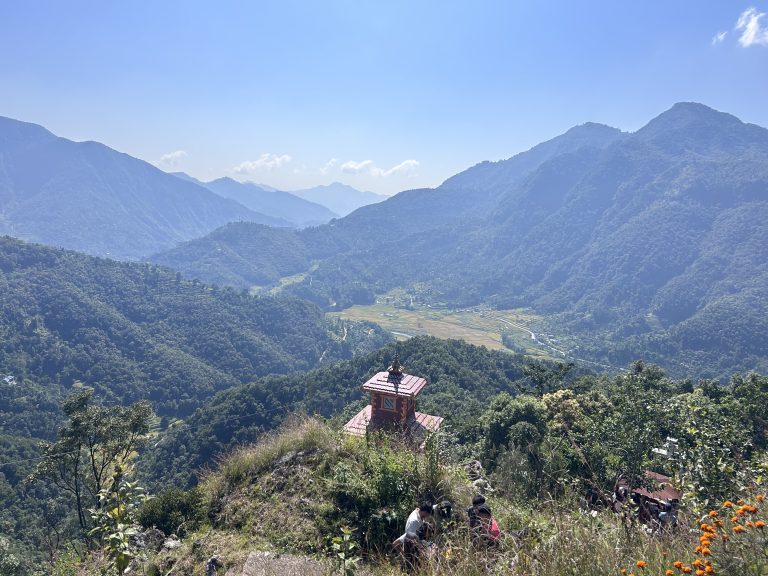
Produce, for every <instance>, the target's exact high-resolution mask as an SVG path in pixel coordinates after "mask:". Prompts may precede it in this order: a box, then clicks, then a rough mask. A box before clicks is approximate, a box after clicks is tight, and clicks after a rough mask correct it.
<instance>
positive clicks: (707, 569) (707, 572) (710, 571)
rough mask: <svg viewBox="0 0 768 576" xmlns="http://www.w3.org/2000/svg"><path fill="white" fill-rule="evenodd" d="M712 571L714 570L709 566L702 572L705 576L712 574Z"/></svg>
mask: <svg viewBox="0 0 768 576" xmlns="http://www.w3.org/2000/svg"><path fill="white" fill-rule="evenodd" d="M714 571H715V569H714V568H712V565H711V564H709V565H708V566H706V567H705V568H704V572H705V573H706V574H712V572H714Z"/></svg>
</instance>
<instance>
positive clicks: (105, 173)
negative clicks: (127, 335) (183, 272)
mask: <svg viewBox="0 0 768 576" xmlns="http://www.w3.org/2000/svg"><path fill="white" fill-rule="evenodd" d="M0 167H1V168H0V233H3V234H10V235H12V236H16V237H19V238H23V239H26V240H33V241H37V242H43V243H45V244H50V245H55V246H63V247H67V248H73V249H75V250H80V251H83V252H87V253H90V254H95V255H101V256H111V257H113V258H126V259H138V258H143V257H146V256H148V255H150V254H152V253H154V252H157V251H160V250H163V249H168V248H171V247H172V246H174V245H176V244H177V243H178V242H182V241H185V240H190V239H192V238H196V237H199V236H201V235H204V234H206V233H208V232H210V231H211V230H214V229H215V228H217V227H219V226H222V225H223V224H226V223H227V222H237V221H249V222H258V223H261V224H267V225H275V226H279V225H281V224H282V222H281V221H279V220H278V219H275V218H271V217H269V216H266V215H263V214H259V213H257V212H255V211H253V210H249V209H248V208H246V207H245V206H243V205H241V204H238V203H237V202H234V201H232V200H228V199H223V198H221V197H220V196H217V195H216V194H214V193H212V192H210V191H209V190H207V189H205V188H203V187H201V186H198V185H195V184H194V183H191V182H184V181H183V180H180V179H178V178H176V177H174V176H171V175H169V174H166V173H165V172H163V171H161V170H159V169H157V168H155V167H154V166H152V165H151V164H148V163H147V162H144V161H142V160H138V159H136V158H132V157H131V156H128V155H127V154H122V153H120V152H117V151H115V150H112V149H111V148H109V147H107V146H104V145H103V144H99V143H98V142H73V141H71V140H67V139H65V138H59V137H57V136H55V135H53V134H52V133H51V132H49V131H47V130H45V129H44V128H42V127H41V126H37V125H35V124H29V123H26V122H20V121H18V120H13V119H10V118H4V117H0Z"/></svg>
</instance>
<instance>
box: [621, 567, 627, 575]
mask: <svg viewBox="0 0 768 576" xmlns="http://www.w3.org/2000/svg"><path fill="white" fill-rule="evenodd" d="M619 573H620V574H626V573H627V569H626V568H622V569H620V570H619Z"/></svg>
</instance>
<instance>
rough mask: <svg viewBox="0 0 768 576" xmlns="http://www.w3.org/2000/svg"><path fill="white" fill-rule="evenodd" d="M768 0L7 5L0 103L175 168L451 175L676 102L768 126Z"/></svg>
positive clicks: (365, 184) (636, 124)
mask: <svg viewBox="0 0 768 576" xmlns="http://www.w3.org/2000/svg"><path fill="white" fill-rule="evenodd" d="M766 13H768V0H761V1H756V0H755V1H751V2H749V1H747V2H740V1H738V0H727V1H726V0H723V1H715V0H711V1H704V0H695V1H689V0H674V1H670V0H643V1H635V2H624V1H619V0H611V1H600V2H596V1H589V0H580V1H579V2H574V1H573V0H562V1H545V0H536V1H534V0H530V1H515V0H504V1H483V0H474V1H472V2H468V1H463V2H454V1H452V0H440V1H437V0H431V1H426V0H425V1H418V0H407V1H400V0H380V1H378V2H373V1H366V0H354V1H352V0H349V1H346V0H328V1H323V0H311V1H310V0H305V1H303V2H299V1H293V0H279V1H274V2H273V1H266V0H265V1H256V0H251V1H242V2H235V1H229V0H216V1H215V2H211V1H206V2H203V1H196V0H187V1H172V0H151V1H150V0H131V1H127V0H126V1H122V2H119V1H104V0H98V1H81V0H67V1H66V2H62V1H59V0H50V1H47V2H42V1H37V0H3V1H2V2H0V53H1V54H3V55H4V56H3V58H0V116H8V117H11V118H16V119H18V120H23V121H27V122H33V123H35V124H40V125H42V126H44V127H46V128H47V129H49V130H51V131H52V132H54V133H55V134H57V135H59V136H63V137H65V138H69V139H72V140H96V141H99V142H102V143H104V144H106V145H108V146H110V147H112V148H115V149H116V150H120V151H121V152H126V153H128V154H130V155H132V156H136V157H138V158H141V159H143V160H146V161H148V162H151V163H153V164H155V165H156V166H158V167H159V168H162V169H164V170H167V171H184V172H187V173H189V174H191V175H193V176H195V177H197V178H199V179H201V180H206V181H208V180H212V179H214V178H218V177H222V176H229V177H232V178H235V179H238V180H243V181H246V180H248V181H255V182H259V183H264V184H268V185H270V186H274V187H276V188H280V189H284V190H294V189H299V188H307V187H311V186H315V185H318V184H328V183H330V182H333V181H340V182H344V183H346V184H349V185H351V186H354V187H355V188H358V189H361V190H372V191H374V192H378V193H382V194H394V193H397V192H399V191H401V190H405V189H411V188H420V187H434V186H437V185H439V184H440V183H441V182H442V181H444V180H445V179H447V178H448V177H450V176H451V175H453V174H455V173H457V172H460V171H462V170H464V169H466V168H468V167H470V166H472V165H474V164H476V163H478V162H481V161H484V160H501V159H505V158H509V157H511V156H513V155H514V154H516V153H518V152H521V151H524V150H526V149H528V148H530V147H532V146H534V145H535V144H537V143H539V142H542V141H544V140H548V139H550V138H553V137H555V136H557V135H558V134H561V133H562V132H565V131H566V130H567V129H568V128H570V127H572V126H575V125H577V124H582V123H584V122H588V121H592V122H601V123H604V124H608V125H611V126H615V127H617V128H621V129H622V130H629V131H634V130H637V129H638V128H640V127H641V126H643V125H644V124H645V123H646V122H648V121H649V120H650V119H651V118H653V117H655V116H657V115H658V114H660V113H662V112H663V111H664V110H666V109H668V108H670V107H671V106H672V105H673V104H674V103H675V102H679V101H696V102H702V103H704V104H707V105H708V106H711V107H713V108H716V109H718V110H722V111H724V112H729V113H731V114H734V115H736V116H737V117H739V118H741V119H742V120H743V121H745V122H752V123H755V124H759V125H761V126H767V127H768V14H766Z"/></svg>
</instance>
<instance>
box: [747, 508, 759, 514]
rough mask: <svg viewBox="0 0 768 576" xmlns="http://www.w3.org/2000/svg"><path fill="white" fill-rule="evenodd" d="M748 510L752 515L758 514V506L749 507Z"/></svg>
mask: <svg viewBox="0 0 768 576" xmlns="http://www.w3.org/2000/svg"><path fill="white" fill-rule="evenodd" d="M746 508H747V512H749V513H750V514H757V506H747V507H746Z"/></svg>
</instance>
